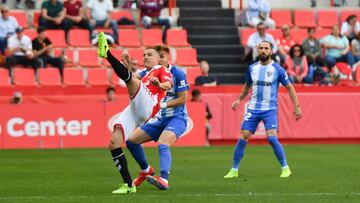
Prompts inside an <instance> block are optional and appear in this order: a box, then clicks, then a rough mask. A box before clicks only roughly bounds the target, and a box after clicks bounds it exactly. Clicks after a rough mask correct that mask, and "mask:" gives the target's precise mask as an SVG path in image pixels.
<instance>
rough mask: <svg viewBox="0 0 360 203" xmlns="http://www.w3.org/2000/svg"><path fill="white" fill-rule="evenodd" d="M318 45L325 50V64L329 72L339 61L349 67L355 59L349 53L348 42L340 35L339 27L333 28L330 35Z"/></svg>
mask: <svg viewBox="0 0 360 203" xmlns="http://www.w3.org/2000/svg"><path fill="white" fill-rule="evenodd" d="M320 43H321V44H322V46H323V47H324V48H325V49H326V54H325V63H326V65H327V67H328V68H329V70H331V69H332V67H334V66H335V64H336V62H340V61H342V62H346V63H347V64H348V65H350V66H351V67H352V66H353V65H354V63H355V59H354V56H353V55H352V53H351V51H350V46H349V40H348V39H347V38H346V37H345V36H342V35H341V34H340V29H339V26H334V27H333V29H332V33H331V34H329V35H327V36H325V37H324V38H322V39H321V40H320Z"/></svg>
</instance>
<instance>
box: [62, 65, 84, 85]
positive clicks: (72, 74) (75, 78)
mask: <svg viewBox="0 0 360 203" xmlns="http://www.w3.org/2000/svg"><path fill="white" fill-rule="evenodd" d="M64 84H65V85H67V86H84V85H85V83H84V77H83V69H81V68H65V69H64Z"/></svg>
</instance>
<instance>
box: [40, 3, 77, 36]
mask: <svg viewBox="0 0 360 203" xmlns="http://www.w3.org/2000/svg"><path fill="white" fill-rule="evenodd" d="M39 25H40V27H44V28H46V29H63V30H64V31H65V39H66V41H67V40H68V37H67V36H68V32H69V29H70V21H69V19H67V18H65V11H64V6H63V4H62V3H61V2H60V1H59V0H47V1H44V2H43V3H42V5H41V15H40V19H39Z"/></svg>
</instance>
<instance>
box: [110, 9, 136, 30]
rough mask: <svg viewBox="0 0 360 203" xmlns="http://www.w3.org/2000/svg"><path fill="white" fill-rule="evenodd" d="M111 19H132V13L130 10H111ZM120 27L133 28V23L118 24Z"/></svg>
mask: <svg viewBox="0 0 360 203" xmlns="http://www.w3.org/2000/svg"><path fill="white" fill-rule="evenodd" d="M111 17H112V19H114V20H115V21H118V20H120V19H121V18H127V19H129V20H132V21H134V18H133V15H132V13H131V10H120V11H113V12H112V13H111ZM119 27H121V28H135V25H119Z"/></svg>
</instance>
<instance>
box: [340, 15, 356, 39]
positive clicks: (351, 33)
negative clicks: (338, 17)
mask: <svg viewBox="0 0 360 203" xmlns="http://www.w3.org/2000/svg"><path fill="white" fill-rule="evenodd" d="M359 32H360V23H359V21H358V20H357V17H356V15H350V16H349V17H347V18H346V21H344V22H343V24H342V25H341V34H342V35H344V36H346V37H347V38H348V39H349V42H351V41H352V40H353V39H354V38H355V36H356V35H357V34H358V33H359Z"/></svg>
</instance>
